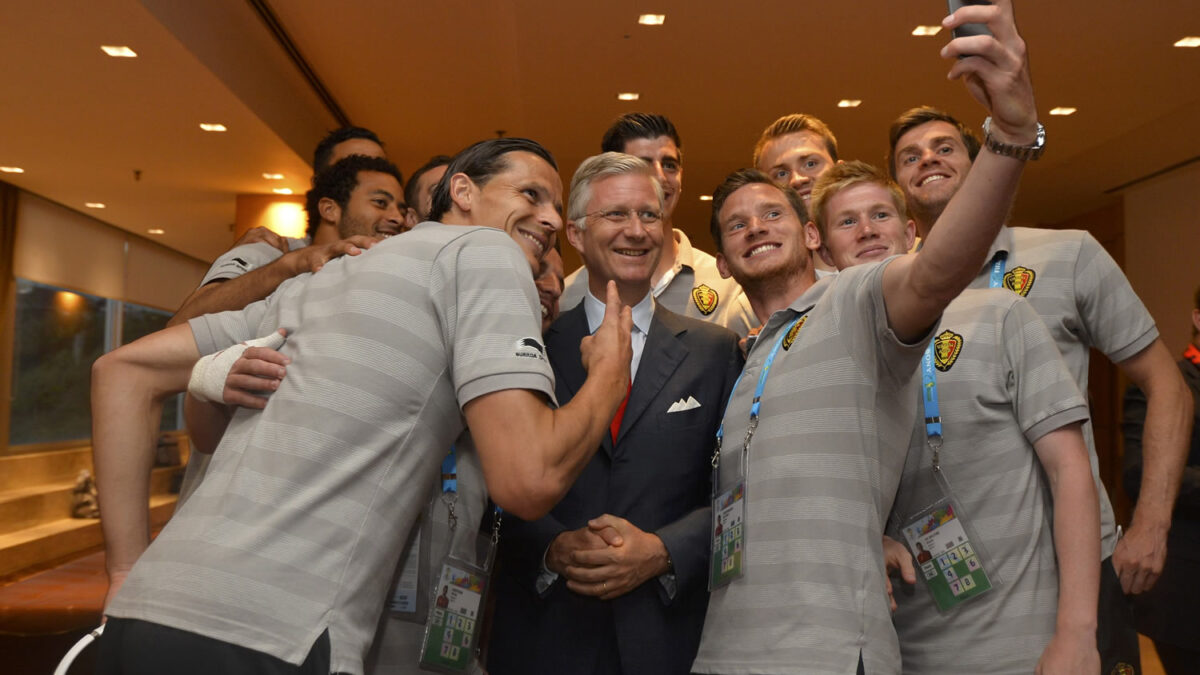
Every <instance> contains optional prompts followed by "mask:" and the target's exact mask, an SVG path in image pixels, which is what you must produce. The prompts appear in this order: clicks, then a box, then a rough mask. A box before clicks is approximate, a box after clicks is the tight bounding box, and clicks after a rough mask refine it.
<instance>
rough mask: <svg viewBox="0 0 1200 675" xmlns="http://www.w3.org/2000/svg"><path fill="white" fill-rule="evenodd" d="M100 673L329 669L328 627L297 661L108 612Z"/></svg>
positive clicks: (248, 674) (277, 674)
mask: <svg viewBox="0 0 1200 675" xmlns="http://www.w3.org/2000/svg"><path fill="white" fill-rule="evenodd" d="M97 644H98V648H99V652H98V653H97V657H96V672H97V674H98V675H161V674H162V673H172V675H211V674H212V673H222V674H223V675H242V674H245V675H328V674H329V632H328V631H326V632H324V633H322V634H321V637H320V638H318V639H317V642H316V644H314V645H313V647H312V650H311V651H309V653H308V658H306V659H305V660H304V663H302V664H300V665H298V666H296V665H292V664H290V663H288V662H287V661H284V660H282V659H278V658H275V657H274V656H271V655H269V654H264V653H262V652H259V651H255V650H253V649H247V648H246V647H239V646H238V645H235V644H230V643H228V642H223V641H221V640H215V639H213V638H210V637H205V636H203V635H198V634H196V633H189V632H188V631H184V630H179V629H177V628H171V627H169V626H163V625H161V624H157V623H150V622H148V621H139V620H137V619H113V618H110V619H109V620H108V623H107V624H105V626H104V634H103V635H101V636H100V640H99V641H98V643H97Z"/></svg>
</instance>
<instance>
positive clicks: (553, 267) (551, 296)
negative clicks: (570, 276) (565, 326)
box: [533, 249, 563, 333]
mask: <svg viewBox="0 0 1200 675" xmlns="http://www.w3.org/2000/svg"><path fill="white" fill-rule="evenodd" d="M533 285H534V286H537V291H538V302H539V303H541V305H542V332H543V333H545V332H546V331H547V330H549V328H550V324H552V323H554V320H555V319H557V318H558V299H559V298H560V297H562V292H563V261H562V256H561V255H559V254H558V251H556V250H554V249H550V250H549V251H546V257H544V258H542V269H541V271H540V272H539V273H538V275H537V278H536V279H534V280H533Z"/></svg>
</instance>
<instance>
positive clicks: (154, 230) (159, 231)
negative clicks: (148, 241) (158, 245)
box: [146, 227, 167, 234]
mask: <svg viewBox="0 0 1200 675" xmlns="http://www.w3.org/2000/svg"><path fill="white" fill-rule="evenodd" d="M166 233H167V231H166V230H164V229H161V228H157V227H152V228H150V229H149V230H146V234H166Z"/></svg>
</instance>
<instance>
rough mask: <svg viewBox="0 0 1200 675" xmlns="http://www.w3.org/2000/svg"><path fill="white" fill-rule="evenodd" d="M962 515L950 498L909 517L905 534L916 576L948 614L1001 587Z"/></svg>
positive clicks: (905, 523)
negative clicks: (997, 586)
mask: <svg viewBox="0 0 1200 675" xmlns="http://www.w3.org/2000/svg"><path fill="white" fill-rule="evenodd" d="M969 531H970V528H969V527H968V526H967V525H966V522H965V520H964V519H963V517H962V513H961V511H960V510H959V508H958V507H957V505H956V504H955V502H954V500H952V499H951V498H950V497H949V496H948V495H942V497H941V498H940V499H938V500H937V501H936V502H934V503H933V504H932V505H930V506H928V507H926V508H924V509H921V510H919V511H917V512H915V513H913V514H912V515H910V516H909V517H908V518H907V519H906V520H905V522H904V525H903V528H902V532H903V534H904V539H905V541H906V542H907V543H908V549H909V551H910V552H911V553H912V555H913V558H914V559H915V560H916V562H917V576H918V577H920V578H921V579H922V580H923V581H924V582H925V588H926V589H928V591H929V593H930V594H931V595H933V599H934V602H936V603H937V606H938V609H939V610H941V611H943V612H946V611H949V610H951V609H954V608H955V607H957V606H959V605H961V604H962V603H964V602H966V601H968V600H970V599H972V598H976V597H979V596H980V595H983V594H984V593H987V592H988V591H990V590H991V589H992V588H993V587H994V586H996V585H998V584H999V579H998V578H997V577H995V576H994V575H993V574H992V572H993V571H994V568H993V567H992V566H991V564H990V563H989V562H988V558H987V554H986V551H984V550H983V549H982V547H981V546H980V545H979V540H978V537H972V536H971V535H970V534H969Z"/></svg>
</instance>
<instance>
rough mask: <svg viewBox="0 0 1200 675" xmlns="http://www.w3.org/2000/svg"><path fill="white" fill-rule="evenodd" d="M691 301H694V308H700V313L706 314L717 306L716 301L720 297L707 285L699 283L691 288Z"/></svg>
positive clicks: (710, 312) (719, 299)
mask: <svg viewBox="0 0 1200 675" xmlns="http://www.w3.org/2000/svg"><path fill="white" fill-rule="evenodd" d="M692 301H693V302H695V303H696V309H698V310H700V313H701V314H703V315H704V316H708V315H709V314H712V313H713V310H714V309H716V308H717V303H718V302H720V301H721V298H720V296H718V295H717V292H716V291H714V290H713V289H711V288H709V287H708V285H706V284H700V285H699V286H697V287H695V288H693V289H692Z"/></svg>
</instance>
